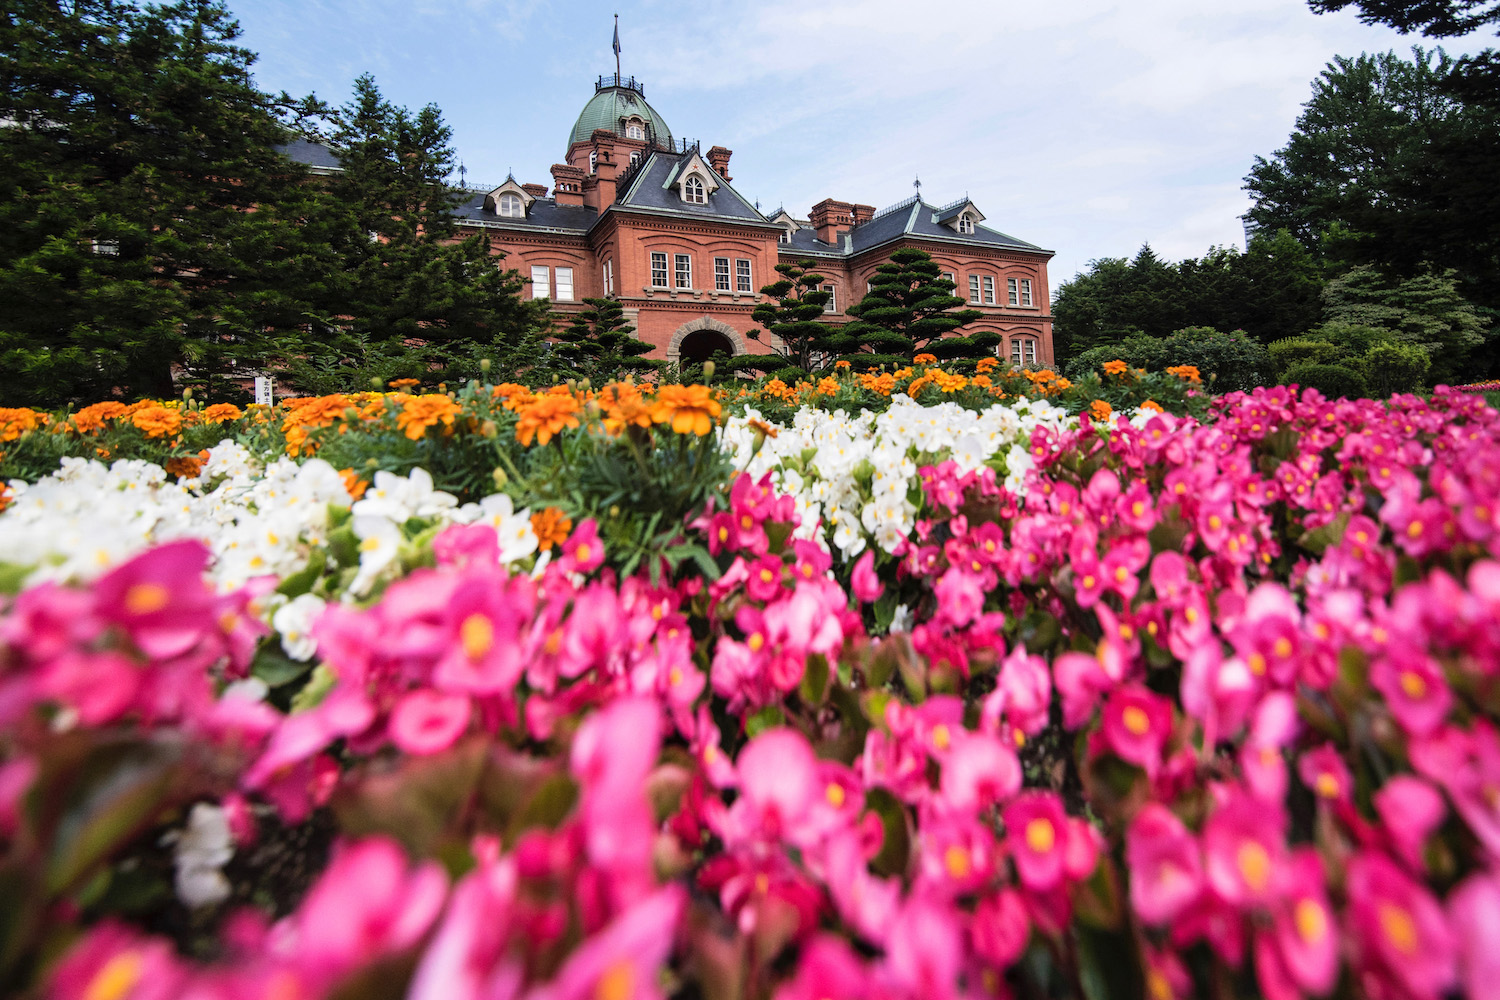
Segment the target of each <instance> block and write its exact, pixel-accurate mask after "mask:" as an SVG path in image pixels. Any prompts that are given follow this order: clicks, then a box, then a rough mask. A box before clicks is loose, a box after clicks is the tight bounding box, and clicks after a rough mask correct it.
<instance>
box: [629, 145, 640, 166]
mask: <svg viewBox="0 0 1500 1000" xmlns="http://www.w3.org/2000/svg"><path fill="white" fill-rule="evenodd" d="M640 162H641V151H640V150H639V149H633V150H631V151H630V165H631V166H632V167H633V166H635V165H636V164H637V163H640Z"/></svg>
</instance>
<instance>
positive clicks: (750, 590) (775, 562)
mask: <svg viewBox="0 0 1500 1000" xmlns="http://www.w3.org/2000/svg"><path fill="white" fill-rule="evenodd" d="M784 568H785V563H783V562H782V561H781V557H780V556H770V555H767V556H761V557H760V558H759V559H757V560H755V562H753V563H751V564H750V566H749V576H748V577H747V578H746V580H745V593H746V594H747V595H748V596H749V598H750V599H751V600H752V601H760V602H761V603H763V604H767V603H770V602H771V601H774V600H776V598H777V597H779V596H780V595H781V592H782V587H781V574H782V570H783V569H784Z"/></svg>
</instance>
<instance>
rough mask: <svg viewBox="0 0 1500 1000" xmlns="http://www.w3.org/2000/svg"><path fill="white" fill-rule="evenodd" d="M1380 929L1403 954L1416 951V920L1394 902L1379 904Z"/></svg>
mask: <svg viewBox="0 0 1500 1000" xmlns="http://www.w3.org/2000/svg"><path fill="white" fill-rule="evenodd" d="M1379 913H1380V930H1381V931H1382V932H1383V933H1384V934H1385V936H1386V939H1387V940H1389V941H1390V942H1391V944H1392V945H1394V946H1395V948H1396V950H1397V951H1399V952H1400V953H1401V954H1403V955H1415V954H1416V953H1417V922H1416V921H1415V920H1413V919H1412V918H1411V914H1410V913H1408V912H1406V910H1405V908H1404V907H1400V906H1397V905H1396V904H1395V903H1381V904H1380V911H1379Z"/></svg>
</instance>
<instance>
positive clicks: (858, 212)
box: [850, 205, 875, 226]
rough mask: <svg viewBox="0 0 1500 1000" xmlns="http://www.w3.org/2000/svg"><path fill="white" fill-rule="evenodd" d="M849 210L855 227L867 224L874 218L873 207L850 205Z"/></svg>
mask: <svg viewBox="0 0 1500 1000" xmlns="http://www.w3.org/2000/svg"><path fill="white" fill-rule="evenodd" d="M850 209H851V213H850V214H852V215H853V216H854V224H855V225H856V226H862V225H864V224H865V223H866V222H869V221H870V220H871V219H873V218H875V206H874V205H851V206H850Z"/></svg>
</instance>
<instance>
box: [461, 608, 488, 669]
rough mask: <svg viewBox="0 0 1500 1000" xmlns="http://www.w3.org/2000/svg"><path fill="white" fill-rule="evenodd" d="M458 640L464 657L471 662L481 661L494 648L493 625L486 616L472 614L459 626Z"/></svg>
mask: <svg viewBox="0 0 1500 1000" xmlns="http://www.w3.org/2000/svg"><path fill="white" fill-rule="evenodd" d="M458 639H459V642H461V643H462V644H463V647H464V655H465V656H467V657H468V658H469V659H471V660H479V659H483V658H484V655H485V654H486V653H488V652H489V651H490V650H491V649H493V648H495V625H494V623H493V622H491V621H490V619H489V616H487V615H481V614H472V615H470V616H469V617H467V618H465V619H464V620H463V624H461V625H459V627H458Z"/></svg>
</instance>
